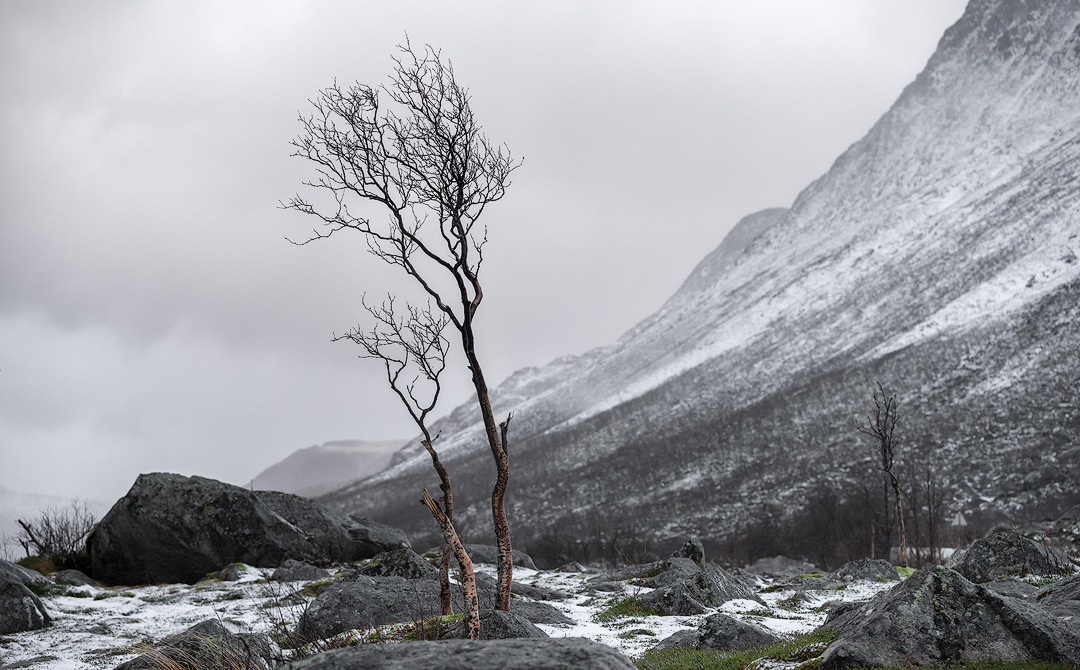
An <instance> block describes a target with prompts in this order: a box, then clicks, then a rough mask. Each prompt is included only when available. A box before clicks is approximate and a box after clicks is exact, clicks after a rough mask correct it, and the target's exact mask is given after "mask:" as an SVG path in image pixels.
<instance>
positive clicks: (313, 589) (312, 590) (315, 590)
mask: <svg viewBox="0 0 1080 670" xmlns="http://www.w3.org/2000/svg"><path fill="white" fill-rule="evenodd" d="M332 581H334V579H333V577H328V578H326V579H320V580H319V581H317V582H311V583H310V584H308V585H307V586H305V587H304V588H302V589H300V595H302V596H307V597H308V598H316V597H318V595H319V589H320V588H322V587H323V586H326V585H327V584H329V583H330V582H332Z"/></svg>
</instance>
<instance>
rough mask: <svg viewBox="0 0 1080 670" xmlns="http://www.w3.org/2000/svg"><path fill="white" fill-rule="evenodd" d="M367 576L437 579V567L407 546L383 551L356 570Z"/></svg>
mask: <svg viewBox="0 0 1080 670" xmlns="http://www.w3.org/2000/svg"><path fill="white" fill-rule="evenodd" d="M358 572H359V573H360V574H362V575H367V576H368V577H404V578H405V579H438V578H439V569H438V568H436V567H435V566H434V565H432V564H431V563H428V562H427V561H426V560H424V557H423V556H421V555H420V554H418V553H416V552H415V551H413V550H412V549H409V548H408V547H404V548H401V549H394V550H393V551H384V552H383V553H381V554H379V555H378V556H375V557H374V558H372V559H371V562H370V563H368V564H367V565H365V566H363V567H362V568H360V570H359V571H358Z"/></svg>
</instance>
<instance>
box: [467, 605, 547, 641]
mask: <svg viewBox="0 0 1080 670" xmlns="http://www.w3.org/2000/svg"><path fill="white" fill-rule="evenodd" d="M511 607H513V606H512V605H511ZM465 636H466V630H465V626H464V625H461V626H458V627H456V628H455V629H454V630H453V631H451V632H450V633H449V634H448V635H447V636H446V638H447V639H454V638H464V637H465ZM547 636H548V634H547V633H545V632H544V631H542V630H540V629H539V628H537V627H536V626H534V625H533V624H532V622H531V621H529V620H528V619H527V618H525V617H524V616H522V615H521V614H519V613H517V612H513V611H511V612H503V611H502V610H487V611H486V612H484V613H483V614H481V615H480V639H481V640H509V639H512V638H540V637H547Z"/></svg>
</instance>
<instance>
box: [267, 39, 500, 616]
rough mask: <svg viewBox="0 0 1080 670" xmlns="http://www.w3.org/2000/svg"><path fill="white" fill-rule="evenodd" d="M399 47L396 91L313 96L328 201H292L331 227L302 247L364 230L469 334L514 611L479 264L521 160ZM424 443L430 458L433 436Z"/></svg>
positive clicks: (312, 120) (298, 151)
mask: <svg viewBox="0 0 1080 670" xmlns="http://www.w3.org/2000/svg"><path fill="white" fill-rule="evenodd" d="M399 51H400V55H399V56H398V57H396V58H394V64H395V67H394V71H393V74H392V76H391V80H390V83H389V84H388V85H386V86H382V87H371V86H366V85H361V84H354V85H352V86H349V87H348V88H344V89H343V88H341V87H339V86H338V85H337V84H336V83H335V84H334V85H333V86H331V87H329V88H327V89H324V90H323V91H321V92H320V94H319V95H318V97H317V98H316V99H315V100H313V101H311V104H312V106H313V107H314V113H313V114H311V115H310V116H301V118H300V121H301V123H302V124H303V132H302V134H301V135H300V136H299V137H298V138H297V139H295V140H293V142H292V145H293V147H294V148H295V151H294V154H293V155H295V156H299V157H301V158H305V159H307V160H309V161H311V162H312V163H314V164H315V166H316V171H317V173H318V177H317V178H316V179H315V180H313V181H309V182H305V185H306V186H308V187H310V188H311V189H313V190H314V192H315V193H316V194H320V195H321V196H322V197H323V199H322V200H321V201H320V203H318V204H317V203H314V202H312V201H309V200H306V199H304V198H302V197H300V196H299V195H297V196H295V197H294V198H292V199H291V200H289V201H288V202H287V203H283V206H284V207H285V208H287V209H294V210H296V211H299V212H302V213H304V214H309V215H312V216H314V217H316V218H318V219H319V220H320V221H321V223H322V225H323V229H322V230H315V231H314V233H313V236H312V237H310V238H309V239H307V240H305V241H302V242H299V244H307V243H309V242H312V241H314V240H317V239H323V238H328V237H330V236H332V235H333V234H334V233H336V232H338V231H341V230H352V231H355V232H357V233H360V234H361V235H362V236H363V238H364V240H365V241H366V243H367V246H368V249H369V250H370V251H371V253H372V254H374V255H375V257H376V258H378V259H379V260H381V261H383V262H385V263H387V264H389V265H391V266H394V267H398V268H400V269H401V270H403V271H404V272H405V274H406V275H407V276H408V277H410V278H411V279H412V280H413V282H414V284H415V286H416V287H418V288H419V289H420V290H421V291H422V292H423V293H424V294H426V295H427V297H428V299H429V300H430V301H431V303H430V304H432V305H433V307H432V309H431V311H432V312H433V313H434V314H437V315H438V316H437V319H434V321H439V322H441V323H442V324H443V326H448V327H452V328H453V330H454V331H456V332H457V334H458V336H459V337H460V340H461V348H462V351H463V353H464V355H465V360H466V363H467V365H468V367H469V371H470V373H471V377H472V383H473V387H474V389H475V391H476V400H477V405H478V406H479V409H480V414H481V418H482V420H483V424H484V428H485V432H486V436H487V441H488V445H489V447H490V449H491V454H492V457H493V458H494V460H495V466H496V482H495V485H494V487H493V489H492V494H491V510H492V519H493V522H494V526H495V537H496V542H497V544H498V549H499V555H498V586H497V590H496V602H495V606H496V608H498V609H502V610H509V609H510V585H511V581H512V579H513V560H512V555H511V545H510V526H509V524H508V523H507V520H506V510H505V505H504V499H505V495H506V486H507V481H508V479H509V466H508V457H507V450H506V440H505V434H506V428H507V427H508V425H509V417H508V418H507V420H506V421H504V422H503V423H502V424H498V423H497V422H496V420H495V416H494V413H493V412H492V408H491V401H490V398H489V395H488V387H487V382H486V380H485V378H484V373H483V370H482V368H481V366H480V360H479V358H478V356H477V353H476V337H475V333H474V319H475V316H476V311H477V309H478V308H479V307H480V303H481V301H482V299H483V295H484V294H483V290H482V289H481V285H480V266H481V263H482V261H483V249H484V245H485V243H486V242H487V229H486V226H484V225H482V224H480V223H479V218H480V216H481V215H482V214H483V212H484V210H485V209H486V208H487V206H488V205H490V204H492V203H494V202H496V201H498V200H501V199H502V197H503V196H504V195H505V193H506V189H507V188H508V187H509V185H510V174H511V173H512V172H513V171H514V170H515V169H516V168H517V167H518V166H519V165H520V162H519V161H515V160H514V159H513V158H512V157H511V156H510V153H509V151H508V150H507V149H506V148H505V147H504V146H499V145H495V144H492V143H491V142H490V141H489V140H488V138H487V137H486V136H485V135H484V134H483V133H482V132H481V130H480V126H479V124H478V123H477V121H476V119H475V117H474V115H473V111H472V108H471V106H470V98H469V93H468V90H467V89H465V88H462V87H461V86H460V85H459V84H458V83H457V81H456V80H455V78H454V70H453V67H452V65H451V64H450V63H449V62H448V61H444V60H443V59H442V56H441V53H440V52H438V51H436V50H433V49H432V48H431V47H427V48H425V50H424V52H423V53H421V54H417V53H416V52H414V51H413V49H412V46H411V45H410V44H409V43H408V41H406V42H405V44H404V45H399ZM384 102H387V103H388V105H384ZM370 311H371V310H370V309H369V312H370ZM409 311H410V313H411V311H412V308H409ZM425 318H426V317H425ZM376 319H377V320H378V315H376ZM408 328H409V326H408V324H407V322H406V325H405V329H406V330H408ZM441 332H442V331H441V330H440V333H441ZM353 334H355V333H353ZM345 337H346V338H348V339H355V338H352V337H350V335H346V336H345ZM376 357H378V356H376ZM400 395H401V394H400V393H399V396H400ZM500 427H501V428H502V435H501V436H500ZM424 439H425V440H426V441H427V442H428V444H427V445H425V446H426V447H427V448H428V450H429V453H430V452H431V451H432V445H431V441H432V440H431V439H430V437H429V436H425V438H424ZM444 495H445V494H444ZM444 503H445V501H444ZM445 511H446V508H445V507H444V513H445ZM448 518H449V517H448Z"/></svg>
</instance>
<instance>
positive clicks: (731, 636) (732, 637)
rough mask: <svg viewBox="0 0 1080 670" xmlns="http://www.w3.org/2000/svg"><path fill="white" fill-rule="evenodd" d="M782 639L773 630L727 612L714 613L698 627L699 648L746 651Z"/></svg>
mask: <svg viewBox="0 0 1080 670" xmlns="http://www.w3.org/2000/svg"><path fill="white" fill-rule="evenodd" d="M779 641H780V636H779V635H777V634H776V633H774V632H772V631H771V630H769V629H767V628H764V627H763V626H759V625H757V624H754V623H750V622H748V621H739V620H738V619H735V618H733V617H729V616H728V615H726V614H713V615H712V616H710V617H709V618H707V619H705V621H703V622H702V623H701V625H700V626H699V627H698V631H697V646H698V648H699V649H723V650H727V651H745V650H747V649H753V648H755V647H764V646H767V645H770V644H774V643H776V642H779Z"/></svg>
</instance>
